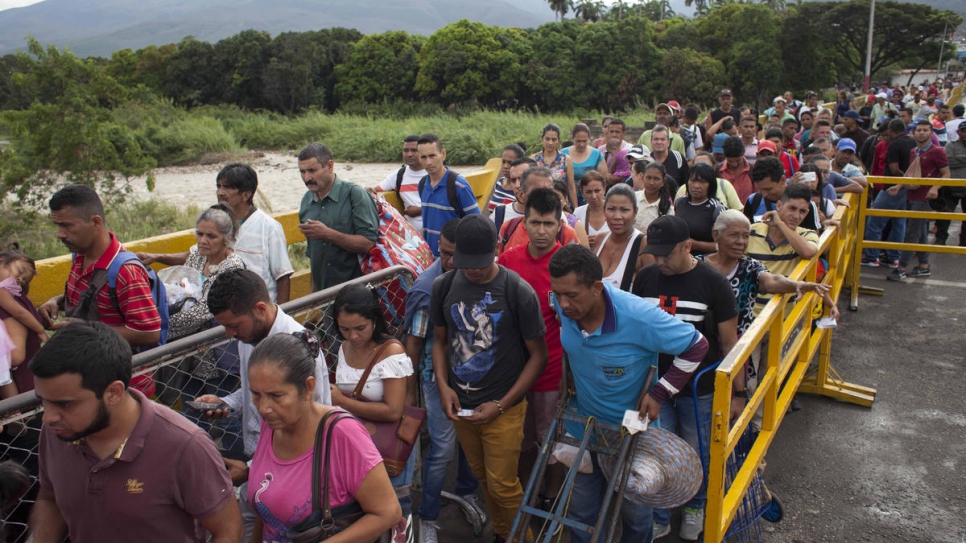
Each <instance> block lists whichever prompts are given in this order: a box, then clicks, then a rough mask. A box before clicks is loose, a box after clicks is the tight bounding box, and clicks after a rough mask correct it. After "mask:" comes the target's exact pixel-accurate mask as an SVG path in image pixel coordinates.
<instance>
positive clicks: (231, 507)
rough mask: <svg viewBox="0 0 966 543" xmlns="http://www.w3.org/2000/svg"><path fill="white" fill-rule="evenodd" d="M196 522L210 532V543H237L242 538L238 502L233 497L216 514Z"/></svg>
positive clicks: (242, 532)
mask: <svg viewBox="0 0 966 543" xmlns="http://www.w3.org/2000/svg"><path fill="white" fill-rule="evenodd" d="M198 521H199V522H201V525H202V526H204V527H205V529H206V530H208V531H209V532H211V539H209V541H210V542H211V543H238V542H239V541H241V540H242V537H244V533H245V530H244V527H243V526H242V518H241V511H240V510H239V509H238V500H236V499H235V498H234V497H232V498H230V499H229V500H228V503H226V504H225V506H224V507H222V508H221V509H219V510H218V512H217V513H215V514H213V515H211V516H208V517H205V518H203V519H198ZM259 532H261V530H259Z"/></svg>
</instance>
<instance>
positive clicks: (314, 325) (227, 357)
mask: <svg viewBox="0 0 966 543" xmlns="http://www.w3.org/2000/svg"><path fill="white" fill-rule="evenodd" d="M414 279H415V278H414V277H413V274H412V273H411V272H410V271H409V270H408V269H406V268H405V267H403V266H396V267H393V268H389V269H386V270H382V271H380V272H377V273H374V274H371V275H367V276H365V277H361V278H359V279H356V280H353V281H350V282H349V283H345V284H343V285H340V286H338V287H333V288H330V289H326V290H323V291H320V292H315V293H313V294H310V295H308V296H305V297H303V298H299V299H298V300H293V301H291V302H289V303H287V304H284V305H283V306H282V310H283V311H285V312H286V313H287V314H289V315H291V316H292V317H293V318H295V319H296V320H297V321H299V322H301V323H302V324H303V325H305V327H306V328H307V329H309V330H311V331H313V332H314V333H315V334H316V336H317V337H318V338H319V341H320V342H321V343H322V345H323V346H324V350H325V355H326V361H327V363H328V366H329V370H330V372H334V371H335V363H336V361H337V360H338V353H339V342H338V338H337V337H336V335H335V333H334V332H335V326H334V323H333V316H332V315H331V311H330V307H331V305H332V303H333V301H334V300H335V296H336V294H338V292H339V290H341V288H342V287H343V286H345V285H346V284H351V283H361V284H368V285H371V287H372V288H374V289H375V290H376V291H377V292H378V294H379V297H380V300H381V301H382V305H383V309H384V311H385V316H386V322H387V323H388V324H389V332H390V333H391V334H392V335H393V336H395V337H397V338H401V337H402V335H403V313H404V309H405V305H406V293H407V292H408V291H409V288H410V287H411V286H412V283H413V281H414ZM237 347H238V342H237V341H235V340H229V339H226V338H225V336H224V328H222V327H220V326H218V327H215V328H212V329H210V330H207V331H204V332H201V333H198V334H195V335H192V336H189V337H186V338H183V339H180V340H177V341H174V342H171V343H169V344H167V345H163V346H161V347H158V348H156V349H152V350H151V351H148V352H146V353H141V354H138V355H135V357H134V368H135V375H144V376H150V377H152V378H153V379H154V382H155V390H156V392H155V398H156V401H158V402H161V403H163V404H165V405H168V406H170V407H171V408H172V409H175V410H176V411H180V412H182V413H183V414H184V415H185V416H186V417H188V418H189V419H191V420H192V421H195V422H196V423H197V424H198V425H199V426H201V427H202V428H204V429H205V430H206V431H207V432H208V433H209V434H210V435H211V437H212V439H214V441H215V444H216V445H218V448H219V449H221V450H222V451H224V454H225V456H226V457H229V458H231V457H236V456H237V457H240V455H241V454H242V449H243V444H242V438H241V424H240V422H239V421H238V420H237V419H222V420H218V421H211V420H208V419H204V418H201V413H199V412H197V411H194V410H192V409H190V408H188V407H187V406H186V405H185V404H184V402H185V401H186V400H191V399H194V398H195V397H197V396H200V395H202V394H217V395H219V396H224V395H226V394H228V393H230V392H232V391H234V390H236V389H237V388H238V386H239V383H240V381H239V376H238V375H239V374H238V372H239V361H238V348H237ZM42 411H43V407H42V406H41V404H40V401H39V400H38V399H37V397H36V395H35V394H34V393H33V392H32V391H31V392H26V393H24V394H20V395H18V396H16V397H14V398H10V399H8V400H4V401H2V402H0V426H2V428H3V430H2V431H0V461H7V460H12V461H14V462H17V463H18V464H21V465H23V466H24V467H26V468H27V469H28V470H29V471H30V474H31V483H32V484H31V487H30V489H29V490H28V492H27V494H26V495H25V496H24V497H23V498H22V499H21V500H20V502H19V503H17V504H15V505H14V506H13V507H12V508H10V509H9V510H7V511H4V512H3V514H2V518H3V522H4V527H5V530H6V538H5V539H4V538H3V537H0V541H7V542H9V543H19V542H21V541H26V540H27V521H28V518H29V515H30V508H31V506H32V505H33V502H34V500H35V498H36V496H37V491H38V489H39V484H38V483H37V474H38V464H37V445H38V440H39V437H40V426H41V416H42Z"/></svg>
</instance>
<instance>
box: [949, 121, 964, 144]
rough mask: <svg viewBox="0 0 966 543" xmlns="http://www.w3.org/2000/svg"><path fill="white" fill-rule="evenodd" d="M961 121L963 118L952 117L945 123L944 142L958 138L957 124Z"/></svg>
mask: <svg viewBox="0 0 966 543" xmlns="http://www.w3.org/2000/svg"><path fill="white" fill-rule="evenodd" d="M962 122H963V119H953V120H951V121H949V122H948V123H946V143H949V142H951V141H958V140H959V132H957V130H959V125H960V124H961V123H962Z"/></svg>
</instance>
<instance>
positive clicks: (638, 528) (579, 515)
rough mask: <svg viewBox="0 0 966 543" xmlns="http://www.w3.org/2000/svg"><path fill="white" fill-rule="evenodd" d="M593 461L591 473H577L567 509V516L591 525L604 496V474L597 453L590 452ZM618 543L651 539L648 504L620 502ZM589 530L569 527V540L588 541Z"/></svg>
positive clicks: (594, 521) (574, 541)
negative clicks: (619, 537)
mask: <svg viewBox="0 0 966 543" xmlns="http://www.w3.org/2000/svg"><path fill="white" fill-rule="evenodd" d="M591 457H592V458H593V461H594V472H593V473H578V474H577V478H576V480H574V488H573V491H572V492H571V494H570V510H569V512H568V513H567V518H569V519H573V520H576V521H579V522H583V523H584V524H587V525H590V526H593V525H595V524H596V523H597V517H598V516H599V514H600V508H601V504H602V503H604V500H605V499H606V498H607V497H608V496H606V495H605V493H606V492H607V478H605V477H604V474H603V472H602V471H601V470H600V465H598V464H597V455H596V454H593V455H591ZM621 524H622V527H623V530H622V532H621V543H651V537H652V536H653V535H654V534H653V527H654V524H653V520H652V516H651V508H650V507H644V506H643V505H638V504H636V503H633V502H631V501H630V500H624V502H623V504H621ZM589 541H590V534H589V533H587V532H582V531H580V530H574V529H571V530H570V542H571V543H588V542H589Z"/></svg>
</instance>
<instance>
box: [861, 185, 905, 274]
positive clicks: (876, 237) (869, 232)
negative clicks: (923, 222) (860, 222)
mask: <svg viewBox="0 0 966 543" xmlns="http://www.w3.org/2000/svg"><path fill="white" fill-rule="evenodd" d="M872 208H873V209H893V210H895V209H905V208H906V189H905V187H903V188H901V189H899V194H896V195H895V196H890V195H889V194H888V193H886V191H885V190H884V189H883V190H880V191H879V194H876V195H875V201H873V202H872ZM890 220H891V221H892V230H891V231H889V238H888V239H886V241H888V242H890V243H902V241H903V240H904V239H905V236H906V220H905V219H896V218H890V217H869V218H868V219H866V221H865V239H867V240H869V241H882V231H883V230H885V226H886V224H887V223H888V222H889V221H890ZM886 256H888V257H889V262H894V261H896V260H899V251H896V250H894V249H889V250H888V251H886ZM865 258H866V259H868V260H874V259H877V258H879V250H878V249H866V250H865Z"/></svg>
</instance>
